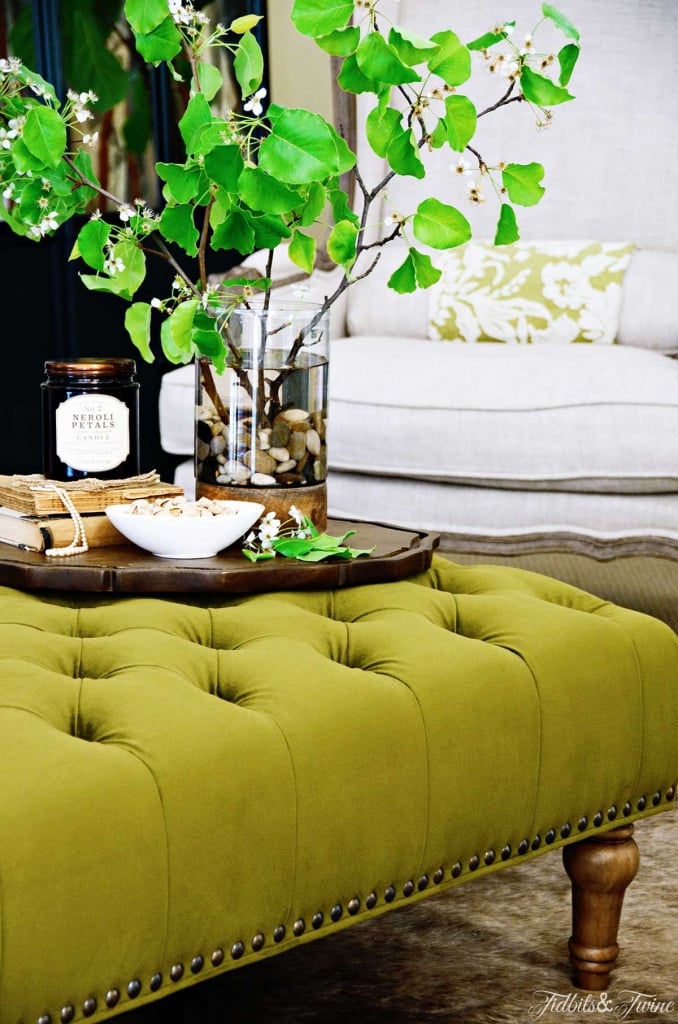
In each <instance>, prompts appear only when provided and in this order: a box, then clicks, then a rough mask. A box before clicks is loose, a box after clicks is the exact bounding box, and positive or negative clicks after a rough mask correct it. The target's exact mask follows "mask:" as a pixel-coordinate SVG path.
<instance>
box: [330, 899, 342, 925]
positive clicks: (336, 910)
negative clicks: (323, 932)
mask: <svg viewBox="0 0 678 1024" xmlns="http://www.w3.org/2000/svg"><path fill="white" fill-rule="evenodd" d="M343 913H344V908H343V907H342V905H341V903H335V904H334V906H333V907H332V909H331V910H330V917H331V918H332V920H333V921H338V920H339V919H340V917H341V915H342V914H343Z"/></svg>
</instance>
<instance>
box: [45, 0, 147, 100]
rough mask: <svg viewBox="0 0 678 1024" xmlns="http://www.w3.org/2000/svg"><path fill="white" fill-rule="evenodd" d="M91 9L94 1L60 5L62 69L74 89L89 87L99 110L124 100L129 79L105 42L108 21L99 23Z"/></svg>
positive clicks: (109, 23)
mask: <svg viewBox="0 0 678 1024" xmlns="http://www.w3.org/2000/svg"><path fill="white" fill-rule="evenodd" d="M97 6H98V5H97ZM92 8H94V4H91V3H90V4H88V5H87V6H83V4H82V2H73V0H71V2H70V3H68V4H63V5H62V7H61V40H62V46H63V60H64V70H65V77H66V81H67V82H68V85H69V86H70V87H71V88H72V89H74V90H75V92H88V91H89V90H90V89H91V90H92V91H93V92H94V93H95V94H96V95H97V97H98V100H97V102H96V103H92V104H91V106H92V107H93V109H94V110H96V111H100V112H103V111H105V110H110V109H111V107H113V106H115V104H116V103H120V102H121V101H122V100H124V99H125V97H126V96H127V92H128V85H129V81H128V73H127V71H126V70H125V69H124V68H123V67H122V65H121V63H120V61H119V60H118V58H117V57H116V56H115V54H114V53H113V52H112V51H111V49H109V47H108V46H107V45H106V43H107V35H108V33H109V31H110V28H111V27H112V24H111V21H106V23H105V25H104V24H102V20H101V19H100V18H97V17H96V16H95V11H94V10H93V9H92ZM165 16H167V11H165Z"/></svg>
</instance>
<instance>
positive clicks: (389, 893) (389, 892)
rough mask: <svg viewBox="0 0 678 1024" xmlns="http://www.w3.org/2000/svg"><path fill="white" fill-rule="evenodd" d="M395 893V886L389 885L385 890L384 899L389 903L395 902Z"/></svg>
mask: <svg viewBox="0 0 678 1024" xmlns="http://www.w3.org/2000/svg"><path fill="white" fill-rule="evenodd" d="M395 894H396V891H395V886H394V885H389V886H388V888H387V889H385V890H384V899H385V900H386V902H387V903H393V901H394V899H395Z"/></svg>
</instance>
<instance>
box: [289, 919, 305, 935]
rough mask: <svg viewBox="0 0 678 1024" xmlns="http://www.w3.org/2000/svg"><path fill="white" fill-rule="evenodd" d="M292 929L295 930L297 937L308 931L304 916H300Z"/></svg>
mask: <svg viewBox="0 0 678 1024" xmlns="http://www.w3.org/2000/svg"><path fill="white" fill-rule="evenodd" d="M292 931H293V932H294V934H295V935H296V937H297V938H299V936H300V935H303V934H304V932H305V931H306V922H305V921H304V919H303V917H300V918H299V920H298V921H295V922H294V924H293V925H292Z"/></svg>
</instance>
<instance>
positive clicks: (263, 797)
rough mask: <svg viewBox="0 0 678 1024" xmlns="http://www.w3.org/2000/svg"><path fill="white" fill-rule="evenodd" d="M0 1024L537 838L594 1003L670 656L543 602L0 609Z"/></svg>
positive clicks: (20, 595)
mask: <svg viewBox="0 0 678 1024" xmlns="http://www.w3.org/2000/svg"><path fill="white" fill-rule="evenodd" d="M0 657H1V659H2V664H1V667H0V1021H1V1022H2V1024H19V1022H21V1024H38V1022H40V1024H46V1022H52V1024H57V1022H60V1021H61V1022H68V1021H70V1020H81V1019H82V1018H90V1019H92V1020H104V1019H106V1018H108V1017H110V1016H113V1015H114V1014H116V1013H119V1012H121V1011H123V1010H128V1009H129V1008H130V1007H132V1006H136V1005H141V1004H143V1003H147V1002H150V1001H152V1000H155V999H158V998H161V997H163V996H165V995H167V994H168V993H171V992H173V991H176V990H178V989H180V988H182V987H184V986H187V985H191V984H193V983H195V982H196V981H198V980H200V979H202V978H207V977H211V976H214V975H215V974H216V973H218V972H221V971H225V970H228V969H230V968H233V967H235V966H237V965H239V964H244V963H248V962H251V961H255V960H257V959H258V958H261V957H266V956H269V955H271V954H274V953H278V952H281V951H284V950H286V949H289V948H290V947H291V946H294V945H295V944H297V943H300V942H306V941H309V940H310V939H313V938H317V937H321V936H323V935H327V934H331V933H332V932H334V931H336V930H337V929H340V928H344V927H346V926H347V925H349V924H351V923H352V922H358V921H362V920H364V919H365V918H367V917H369V916H370V915H376V914H379V913H381V912H383V911H384V910H386V909H387V908H389V907H395V906H399V905H402V904H403V903H404V902H407V901H411V900H414V899H418V898H420V897H423V896H426V895H427V894H433V893H435V892H437V891H440V890H442V889H444V888H446V887H448V886H451V885H455V884H458V883H460V882H464V881H467V880H470V879H473V878H474V877H478V876H480V875H482V874H484V873H486V872H489V871H496V870H497V869H499V868H501V867H502V866H504V865H511V864H515V863H517V862H523V861H525V860H527V859H529V858H532V857H535V856H537V855H539V854H541V853H543V852H545V851H547V850H549V849H552V848H555V847H560V846H565V847H566V850H565V853H566V862H567V866H568V871H569V873H570V875H571V877H572V878H573V891H574V925H573V936H572V939H571V941H570V948H571V956H572V961H573V964H574V965H575V980H576V981H577V982H578V983H579V984H580V985H582V986H584V987H588V988H592V989H602V988H604V987H605V985H606V984H607V980H608V975H609V971H610V969H611V967H612V964H613V962H614V959H615V956H616V952H617V947H616V944H615V940H616V929H617V923H618V912H619V910H620V908H621V900H622V898H623V890H624V888H625V886H626V885H627V884H628V882H629V881H630V880H631V878H632V877H633V874H634V872H635V869H636V866H637V851H636V847H635V843H634V842H633V840H632V839H631V838H630V834H631V831H632V826H631V823H632V822H633V821H634V820H635V819H637V818H641V817H644V816H646V815H649V814H654V813H656V812H658V811H662V810H665V809H668V808H669V807H672V806H673V803H674V800H675V783H676V778H677V776H678V749H677V740H676V737H677V736H678V640H677V638H676V636H675V634H674V633H673V632H672V631H671V630H670V629H669V628H668V627H667V626H665V625H663V624H662V623H660V622H659V621H657V620H655V619H651V618H649V617H646V616H644V615H641V614H639V613H637V612H630V611H626V610H624V609H621V608H618V607H615V606H613V605H610V604H608V603H605V602H603V601H601V600H598V599H597V598H594V597H592V596H590V595H588V594H585V593H583V592H581V591H579V590H576V589H574V588H572V587H568V586H566V585H564V584H561V583H558V582H555V581H553V580H550V579H547V578H544V577H541V576H538V575H535V574H531V573H528V572H523V571H520V570H515V569H507V568H503V569H500V568H491V567H461V566H457V565H454V564H452V563H450V562H446V561H444V560H442V559H440V558H434V560H433V564H432V567H431V569H430V570H429V571H428V572H426V573H422V574H420V575H417V576H414V577H412V578H410V579H406V580H402V581H399V582H392V583H386V584H372V585H366V586H360V587H351V588H345V589H341V588H340V589H337V590H335V591H288V592H285V593H269V594H260V595H256V596H235V597H234V596H231V597H229V596H224V597H223V598H220V597H214V595H212V596H210V598H209V599H207V598H197V597H195V596H193V597H192V598H190V597H183V596H180V597H176V596H175V597H173V598H171V599H169V598H154V597H143V598H141V597H140V598H135V597H111V596H107V597H101V596H92V595H89V596H88V595H81V594H80V595H79V594H70V595H69V594H63V593H51V594H45V593H33V594H30V593H24V592H21V591H17V590H12V589H9V588H0Z"/></svg>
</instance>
